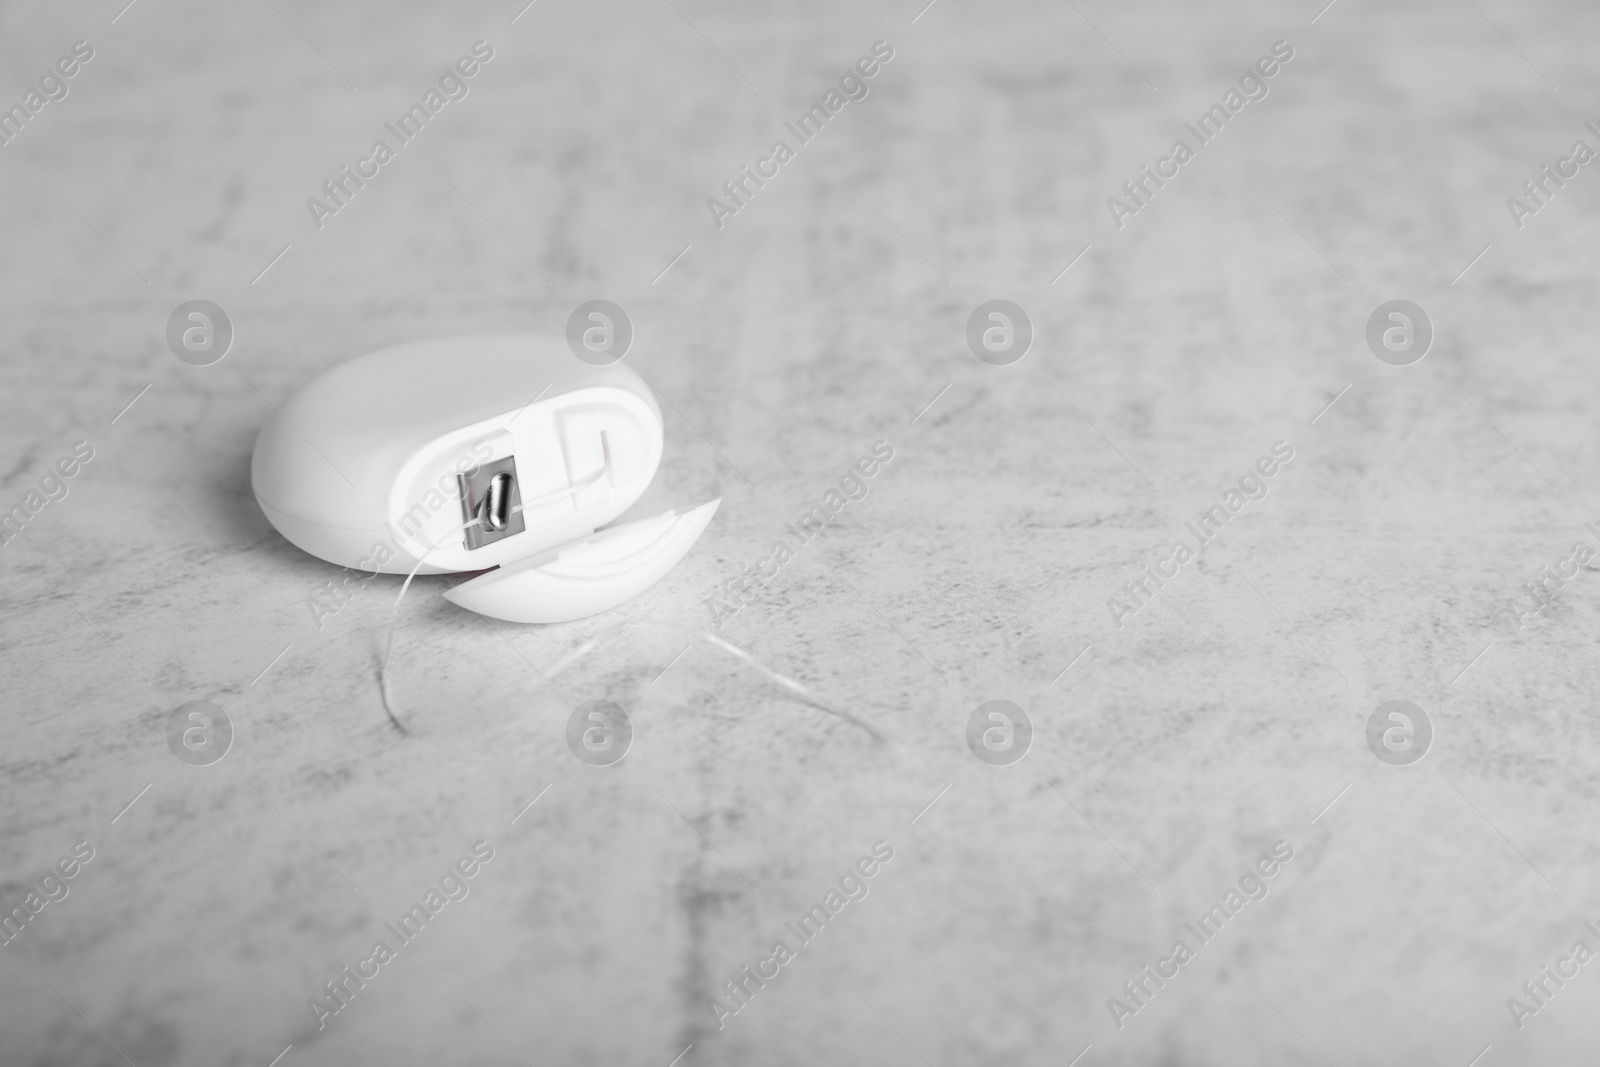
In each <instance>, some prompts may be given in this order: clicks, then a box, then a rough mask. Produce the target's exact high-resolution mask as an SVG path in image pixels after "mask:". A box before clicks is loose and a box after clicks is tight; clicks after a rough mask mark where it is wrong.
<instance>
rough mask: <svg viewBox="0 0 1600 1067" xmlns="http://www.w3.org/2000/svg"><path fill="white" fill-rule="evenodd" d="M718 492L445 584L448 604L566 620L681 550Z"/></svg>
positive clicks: (662, 567)
mask: <svg viewBox="0 0 1600 1067" xmlns="http://www.w3.org/2000/svg"><path fill="white" fill-rule="evenodd" d="M720 503H722V498H721V497H718V498H717V499H715V500H712V501H709V502H707V503H705V504H701V505H700V506H699V507H695V508H690V509H689V510H687V511H683V512H679V511H677V510H672V511H667V512H663V513H662V514H660V515H657V516H655V517H654V518H650V519H640V520H638V521H636V522H628V523H623V524H622V525H620V526H613V527H611V528H610V529H606V530H600V531H598V532H596V533H593V534H590V535H589V536H587V537H583V538H580V539H578V540H576V541H572V542H569V543H568V544H565V545H563V546H561V547H560V548H557V549H554V550H551V551H548V552H541V553H538V554H536V555H532V556H529V557H527V558H525V559H520V560H516V561H515V562H512V563H508V564H505V565H504V566H501V567H499V568H497V569H495V570H492V571H489V572H488V573H486V574H480V575H479V576H478V577H476V578H474V579H472V580H471V581H468V582H463V583H462V584H460V585H458V586H456V587H455V588H453V589H450V590H448V591H447V592H446V593H445V594H444V597H445V599H446V600H448V601H450V602H451V603H452V604H456V605H459V606H460V607H463V608H466V609H467V610H469V611H476V612H478V613H479V614H481V615H488V616H490V617H491V618H496V619H504V620H506V621H507V622H570V621H572V620H573V619H582V618H585V617H586V616H589V615H594V614H596V613H598V612H602V611H605V610H607V609H608V608H614V607H616V606H617V605H618V604H621V603H622V602H623V601H625V600H628V599H629V598H631V597H634V596H637V595H638V594H639V593H642V592H644V591H645V590H646V589H648V588H649V587H650V586H652V585H654V584H655V583H656V582H657V581H658V580H659V579H660V578H661V577H662V576H663V575H664V574H666V573H667V571H669V570H671V569H672V568H673V566H674V565H676V564H677V562H678V561H679V560H680V559H682V558H683V557H684V555H685V554H686V553H687V552H688V551H689V549H690V548H691V547H692V546H693V545H694V543H695V541H696V540H698V539H699V537H700V534H701V533H702V532H704V531H705V528H706V524H708V523H709V522H710V521H711V517H712V516H713V515H715V514H716V513H717V505H718V504H720Z"/></svg>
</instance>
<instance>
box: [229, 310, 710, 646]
mask: <svg viewBox="0 0 1600 1067" xmlns="http://www.w3.org/2000/svg"><path fill="white" fill-rule="evenodd" d="M661 450H662V421H661V409H660V407H659V405H657V403H656V399H655V397H654V396H653V395H652V394H651V392H650V389H649V387H648V386H647V385H645V383H644V381H643V380H642V379H640V377H639V376H638V375H637V374H635V373H634V372H633V371H632V370H631V369H630V368H628V367H627V366H625V365H623V364H622V363H620V362H618V363H613V364H610V365H608V366H594V365H591V364H588V363H584V362H582V361H580V360H578V359H576V358H574V357H573V355H572V354H571V352H570V351H569V350H568V349H567V346H566V343H565V341H564V339H563V338H561V337H558V336H543V335H499V336H467V337H452V338H439V339H436V340H428V341H417V342H413V343H410V344H405V345H399V346H397V347H394V348H386V349H382V350H380V351H377V352H372V353H369V354H368V355H365V356H362V357H360V358H358V359H354V360H351V361H350V362H348V363H345V364H342V365H340V366H338V367H335V368H333V369H332V370H329V371H327V372H325V373H324V374H322V375H320V376H319V377H317V378H315V379H313V380H312V381H311V382H310V383H308V384H307V385H305V386H304V387H303V388H301V389H300V390H299V391H298V392H296V393H295V394H294V395H293V396H291V397H290V398H289V399H288V400H287V401H285V402H284V403H283V404H282V405H281V406H280V407H279V410H278V411H277V412H275V413H274V414H273V415H271V416H270V417H269V418H268V420H267V423H266V425H264V426H263V427H262V428H261V433H260V435H259V436H258V437H257V438H256V447H255V454H254V456H253V457H252V460H251V465H250V476H251V485H252V488H253V489H254V491H255V496H256V501H257V502H258V503H259V504H260V505H261V510H262V512H263V513H265V514H266V516H267V518H268V520H270V521H271V523H272V525H273V526H274V527H276V528H277V529H278V531H279V532H280V533H282V534H283V535H284V537H286V538H288V539H289V540H290V541H291V542H293V543H294V544H295V545H297V546H299V547H300V548H302V549H304V550H305V551H307V552H309V553H311V554H312V555H314V556H317V557H319V558H321V559H325V560H327V561H329V562H330V563H336V564H338V565H340V566H343V567H352V568H360V569H362V570H365V571H368V572H373V571H381V572H385V573H390V574H405V573H409V572H410V571H411V570H412V569H413V568H417V569H418V570H419V573H424V574H441V573H451V572H459V571H480V570H486V569H489V568H496V569H494V570H491V571H490V573H487V574H483V575H480V576H479V577H477V578H475V579H473V580H471V581H469V582H466V583H463V584H462V585H460V586H457V587H456V588H454V589H452V590H450V591H449V592H448V593H446V594H445V595H446V597H447V598H448V599H449V600H451V601H452V602H454V603H456V604H459V605H461V606H463V607H467V608H469V609H470V610H473V611H479V612H481V613H483V614H486V615H491V616H494V617H495V618H500V619H507V620H510V621H513V622H561V621H566V620H569V619H576V618H582V617H584V616H586V615H592V614H594V613H596V612H599V611H604V610H606V609H607V608H611V607H614V606H616V605H617V604H620V603H622V602H623V601H624V600H627V599H628V598H629V597H631V596H634V595H636V594H637V593H639V592H641V591H642V590H644V589H645V588H647V587H648V586H649V585H651V584H652V583H654V582H655V581H656V580H657V579H659V578H660V577H661V576H662V575H664V574H665V573H666V572H667V571H668V570H670V569H671V568H672V566H673V565H674V564H676V563H677V562H678V560H679V559H681V558H682V557H683V555H684V554H685V553H686V552H687V551H688V550H689V548H690V546H691V545H693V544H694V542H695V540H696V539H697V538H698V537H699V536H700V533H701V532H702V531H703V530H704V529H705V527H706V524H707V523H708V522H710V520H711V516H712V515H713V514H714V513H715V511H716V508H717V504H718V503H719V500H720V498H719V500H713V501H711V502H709V503H707V504H703V505H701V506H699V507H697V508H693V509H690V510H689V511H687V512H685V513H682V514H679V513H678V512H674V511H669V512H667V513H666V514H664V515H661V516H657V517H656V518H653V519H645V520H642V521H640V522H634V523H628V524H625V525H623V526H621V527H617V528H615V529H612V530H605V531H602V532H601V533H599V534H596V533H595V531H596V530H597V529H598V528H599V527H601V526H604V525H605V524H606V523H608V522H611V521H612V520H613V519H615V518H616V517H617V516H618V515H620V514H622V513H623V512H624V511H626V510H627V509H628V508H629V507H630V506H631V505H632V504H633V503H634V501H636V500H638V498H639V496H640V494H642V493H643V492H644V490H645V488H646V487H647V486H648V485H649V484H650V481H651V479H652V478H654V476H655V473H656V469H657V467H659V465H660V463H661ZM523 502H526V504H525V505H524V503H523ZM464 526H466V527H468V528H466V529H463V527H464ZM419 563H420V567H418V564H419Z"/></svg>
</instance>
